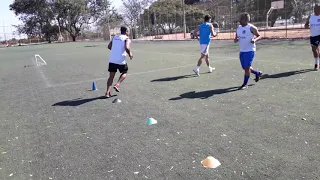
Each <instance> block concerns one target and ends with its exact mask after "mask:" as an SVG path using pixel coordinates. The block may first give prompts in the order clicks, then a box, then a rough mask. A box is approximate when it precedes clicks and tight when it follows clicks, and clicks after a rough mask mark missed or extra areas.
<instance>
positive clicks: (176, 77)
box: [151, 74, 197, 82]
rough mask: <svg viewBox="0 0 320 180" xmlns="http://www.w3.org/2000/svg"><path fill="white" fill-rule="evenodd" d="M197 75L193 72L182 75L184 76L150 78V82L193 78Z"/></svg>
mask: <svg viewBox="0 0 320 180" xmlns="http://www.w3.org/2000/svg"><path fill="white" fill-rule="evenodd" d="M193 77H197V76H196V75H195V74H191V75H184V76H175V77H166V78H160V79H155V80H152V81H151V82H167V81H177V80H179V79H187V78H193Z"/></svg>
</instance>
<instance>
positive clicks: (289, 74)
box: [261, 69, 314, 79]
mask: <svg viewBox="0 0 320 180" xmlns="http://www.w3.org/2000/svg"><path fill="white" fill-rule="evenodd" d="M311 71H314V69H303V70H297V71H289V72H282V73H278V74H263V75H262V77H261V79H276V78H284V77H289V76H293V75H297V74H303V73H308V72H311Z"/></svg>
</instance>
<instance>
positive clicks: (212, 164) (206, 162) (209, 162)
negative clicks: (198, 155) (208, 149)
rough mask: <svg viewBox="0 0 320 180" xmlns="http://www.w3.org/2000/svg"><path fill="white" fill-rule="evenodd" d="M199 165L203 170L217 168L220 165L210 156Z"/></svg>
mask: <svg viewBox="0 0 320 180" xmlns="http://www.w3.org/2000/svg"><path fill="white" fill-rule="evenodd" d="M201 164H202V165H203V167H205V168H217V167H218V166H220V165H221V163H220V162H219V161H218V160H217V159H215V158H214V157H212V156H208V157H207V158H206V159H204V160H203V161H201Z"/></svg>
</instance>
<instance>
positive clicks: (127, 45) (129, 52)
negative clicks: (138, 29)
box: [124, 39, 133, 60]
mask: <svg viewBox="0 0 320 180" xmlns="http://www.w3.org/2000/svg"><path fill="white" fill-rule="evenodd" d="M124 49H125V50H126V52H127V53H128V55H129V57H130V59H131V60H132V58H133V55H132V52H131V51H130V39H127V40H125V43H124Z"/></svg>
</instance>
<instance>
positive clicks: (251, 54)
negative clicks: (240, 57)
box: [248, 51, 262, 82]
mask: <svg viewBox="0 0 320 180" xmlns="http://www.w3.org/2000/svg"><path fill="white" fill-rule="evenodd" d="M248 55H250V57H251V59H252V61H251V62H249V64H248V65H250V71H251V73H252V74H254V75H255V76H256V78H255V79H254V80H255V81H256V82H258V81H259V80H260V78H261V76H262V72H261V71H258V70H256V69H253V67H252V62H253V60H254V57H255V52H254V51H252V52H250V54H248Z"/></svg>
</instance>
